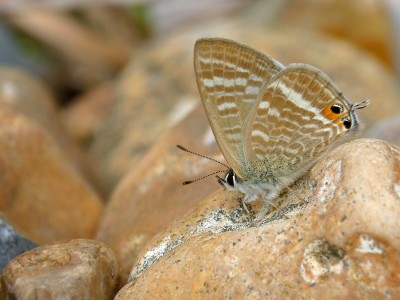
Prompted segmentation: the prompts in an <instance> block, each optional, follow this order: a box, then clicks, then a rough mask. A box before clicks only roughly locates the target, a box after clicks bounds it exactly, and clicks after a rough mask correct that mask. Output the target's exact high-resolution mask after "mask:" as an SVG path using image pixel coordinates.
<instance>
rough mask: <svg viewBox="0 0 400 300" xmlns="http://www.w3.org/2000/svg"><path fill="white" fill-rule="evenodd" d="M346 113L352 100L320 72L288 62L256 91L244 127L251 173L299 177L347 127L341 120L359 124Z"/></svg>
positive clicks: (274, 177) (277, 177)
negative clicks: (254, 103) (248, 123)
mask: <svg viewBox="0 0 400 300" xmlns="http://www.w3.org/2000/svg"><path fill="white" fill-rule="evenodd" d="M333 105H335V106H336V107H335V108H332V106H333ZM340 108H342V111H340ZM350 114H351V105H350V103H349V102H348V101H347V99H346V98H344V97H343V96H342V94H341V93H340V92H339V91H338V89H337V88H336V86H335V85H334V84H333V82H332V81H331V80H330V79H329V78H328V77H327V76H326V75H324V74H323V73H322V72H321V71H320V70H318V69H317V68H315V67H312V66H310V65H306V64H291V65H288V66H287V67H286V68H285V69H284V70H283V71H281V72H280V73H279V74H277V75H276V76H275V77H274V78H273V79H272V80H271V81H270V82H269V83H268V85H267V86H266V87H265V88H264V90H263V91H262V93H261V94H260V98H259V99H258V103H257V109H256V112H255V114H254V116H253V117H254V119H253V120H252V121H251V122H252V125H251V126H249V128H248V132H247V139H246V146H247V150H246V151H248V152H249V153H251V155H250V156H251V159H250V161H249V162H250V165H251V166H252V168H253V169H254V173H258V174H268V176H269V177H271V180H277V181H279V179H280V178H284V177H291V176H293V177H297V176H298V174H300V173H301V172H302V171H303V170H305V169H307V168H308V167H309V166H310V164H312V163H313V162H314V161H316V159H318V158H319V157H320V155H321V154H322V153H324V152H326V151H327V150H328V149H329V148H330V147H331V145H333V144H335V142H336V141H338V140H339V138H340V137H342V136H343V135H344V134H345V133H346V132H347V131H349V130H350V128H346V126H345V125H346V124H344V122H345V121H344V120H348V121H349V122H352V121H353V122H357V120H356V119H355V118H354V119H353V120H352V118H351V117H350ZM354 125H356V124H354ZM350 127H351V126H350ZM353 128H355V126H353Z"/></svg>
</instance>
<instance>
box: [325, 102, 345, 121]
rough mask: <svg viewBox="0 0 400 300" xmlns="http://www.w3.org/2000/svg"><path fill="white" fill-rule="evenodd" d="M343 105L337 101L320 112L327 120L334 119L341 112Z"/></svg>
mask: <svg viewBox="0 0 400 300" xmlns="http://www.w3.org/2000/svg"><path fill="white" fill-rule="evenodd" d="M343 111H344V109H343V106H342V105H340V104H339V103H334V104H332V105H329V106H327V107H325V108H324V110H323V112H322V114H323V115H324V116H325V117H326V118H327V119H329V120H332V121H333V120H336V119H338V118H339V117H340V115H341V114H342V113H343Z"/></svg>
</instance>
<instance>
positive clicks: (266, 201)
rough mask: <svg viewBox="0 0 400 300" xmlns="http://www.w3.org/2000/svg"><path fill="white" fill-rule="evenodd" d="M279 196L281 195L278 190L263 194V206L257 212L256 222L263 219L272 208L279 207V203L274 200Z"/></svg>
mask: <svg viewBox="0 0 400 300" xmlns="http://www.w3.org/2000/svg"><path fill="white" fill-rule="evenodd" d="M278 196H279V193H278V192H271V191H269V192H268V193H266V194H265V195H264V196H263V198H262V199H263V206H262V207H261V209H260V211H259V212H258V213H257V216H256V218H255V219H254V221H255V222H259V221H261V220H262V219H263V218H264V217H265V216H266V215H267V213H268V212H269V211H270V210H271V209H272V208H275V209H276V208H277V207H278V205H277V203H276V202H275V201H274V200H275V199H276V198H277V197H278Z"/></svg>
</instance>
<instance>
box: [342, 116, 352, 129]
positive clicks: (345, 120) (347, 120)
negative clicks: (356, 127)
mask: <svg viewBox="0 0 400 300" xmlns="http://www.w3.org/2000/svg"><path fill="white" fill-rule="evenodd" d="M342 122H343V125H344V127H345V128H346V129H349V128H350V127H351V121H350V120H349V119H347V118H344V119H342Z"/></svg>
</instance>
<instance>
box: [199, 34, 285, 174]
mask: <svg viewBox="0 0 400 300" xmlns="http://www.w3.org/2000/svg"><path fill="white" fill-rule="evenodd" d="M194 65H195V74H196V80H197V85H198V88H199V91H200V96H201V99H202V102H203V105H204V107H205V110H206V112H207V116H208V120H209V123H210V125H211V128H212V130H213V133H214V136H215V138H216V140H217V143H218V146H219V148H220V150H221V152H222V154H223V155H224V157H225V159H226V160H227V162H228V164H229V165H230V166H231V168H232V169H233V170H234V171H235V172H236V174H238V175H239V176H241V177H243V176H244V175H245V174H244V165H246V164H247V161H248V157H247V154H248V152H247V150H246V149H245V138H244V137H245V134H246V133H247V131H248V130H247V128H248V127H249V121H250V120H251V119H252V116H254V110H255V109H256V108H257V106H256V105H255V102H256V99H257V97H258V96H259V95H260V93H261V91H262V90H263V89H264V87H265V86H266V85H267V84H268V82H269V81H270V80H271V78H272V77H273V76H275V75H276V74H277V73H279V72H280V71H281V70H282V69H283V65H281V64H280V63H279V62H277V61H275V60H273V59H272V58H269V57H268V56H266V55H265V54H262V53H260V52H258V51H256V50H254V49H251V48H249V47H247V46H244V45H241V44H238V43H235V42H233V41H229V40H224V39H219V38H218V39H201V40H198V41H197V42H196V45H195V48H194Z"/></svg>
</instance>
